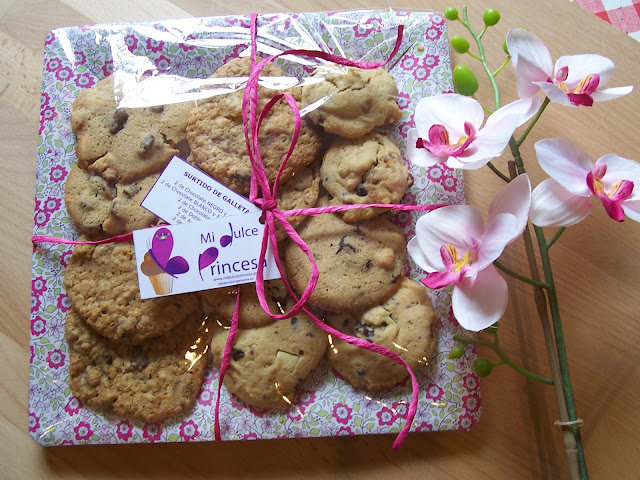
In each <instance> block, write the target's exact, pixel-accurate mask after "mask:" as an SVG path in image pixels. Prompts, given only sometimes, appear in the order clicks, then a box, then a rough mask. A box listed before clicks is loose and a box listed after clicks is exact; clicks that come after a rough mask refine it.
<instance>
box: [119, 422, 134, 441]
mask: <svg viewBox="0 0 640 480" xmlns="http://www.w3.org/2000/svg"><path fill="white" fill-rule="evenodd" d="M116 434H117V435H118V438H119V439H120V440H122V441H123V442H126V441H127V440H129V439H130V438H131V437H132V436H133V426H132V425H131V424H130V423H129V422H127V421H126V420H124V421H122V422H119V423H118V425H117V426H116Z"/></svg>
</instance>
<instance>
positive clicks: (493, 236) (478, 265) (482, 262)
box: [472, 213, 519, 271]
mask: <svg viewBox="0 0 640 480" xmlns="http://www.w3.org/2000/svg"><path fill="white" fill-rule="evenodd" d="M518 228H519V224H518V220H517V219H516V217H515V216H513V215H511V214H510V213H501V214H500V215H497V216H495V217H494V218H492V219H491V221H490V222H489V224H488V225H487V230H486V231H485V232H484V234H483V235H482V237H480V239H479V240H478V258H477V259H476V261H475V262H474V263H473V265H472V268H473V269H475V270H476V271H477V270H482V269H483V268H486V267H487V266H488V265H491V264H492V263H493V262H494V261H495V260H496V259H497V258H498V257H499V256H500V255H501V254H502V252H503V250H504V247H506V246H507V244H509V243H510V242H512V241H513V240H514V239H515V238H516V237H517V236H518V235H519V232H518Z"/></svg>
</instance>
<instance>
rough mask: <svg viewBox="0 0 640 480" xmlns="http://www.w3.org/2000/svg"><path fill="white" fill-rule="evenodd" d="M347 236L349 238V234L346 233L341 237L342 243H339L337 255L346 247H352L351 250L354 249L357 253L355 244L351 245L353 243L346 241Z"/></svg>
mask: <svg viewBox="0 0 640 480" xmlns="http://www.w3.org/2000/svg"><path fill="white" fill-rule="evenodd" d="M346 238H347V236H346V235H344V236H343V237H342V238H341V239H340V243H339V245H340V248H338V251H337V252H336V255H337V254H339V253H340V252H341V251H342V250H343V249H345V248H350V249H351V251H353V253H356V249H355V247H354V246H353V245H351V244H349V243H347V242H346V241H345V239H346Z"/></svg>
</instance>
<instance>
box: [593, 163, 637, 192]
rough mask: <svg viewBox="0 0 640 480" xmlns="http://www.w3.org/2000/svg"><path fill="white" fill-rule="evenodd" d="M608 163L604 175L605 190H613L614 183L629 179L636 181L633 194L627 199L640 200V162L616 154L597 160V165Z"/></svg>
mask: <svg viewBox="0 0 640 480" xmlns="http://www.w3.org/2000/svg"><path fill="white" fill-rule="evenodd" d="M600 165H606V166H607V170H606V171H607V173H606V174H605V175H604V177H602V179H601V180H602V183H603V185H604V188H605V190H606V191H607V192H608V191H610V190H611V188H612V187H613V185H614V184H616V183H618V182H620V181H622V180H629V181H632V182H634V183H635V185H636V188H634V189H633V192H632V194H631V196H630V197H629V198H628V199H627V201H635V200H640V163H638V162H635V161H633V160H629V159H627V158H624V157H620V156H618V155H614V154H607V155H603V156H602V157H600V158H599V159H598V161H597V162H596V166H600Z"/></svg>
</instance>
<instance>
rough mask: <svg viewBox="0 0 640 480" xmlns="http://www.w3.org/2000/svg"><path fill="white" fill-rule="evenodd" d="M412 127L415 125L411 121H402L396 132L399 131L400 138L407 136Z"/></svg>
mask: <svg viewBox="0 0 640 480" xmlns="http://www.w3.org/2000/svg"><path fill="white" fill-rule="evenodd" d="M414 127H415V125H414V124H413V122H403V123H401V124H400V128H399V129H398V133H400V136H401V137H402V138H407V135H408V134H409V130H411V129H412V128H414Z"/></svg>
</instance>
